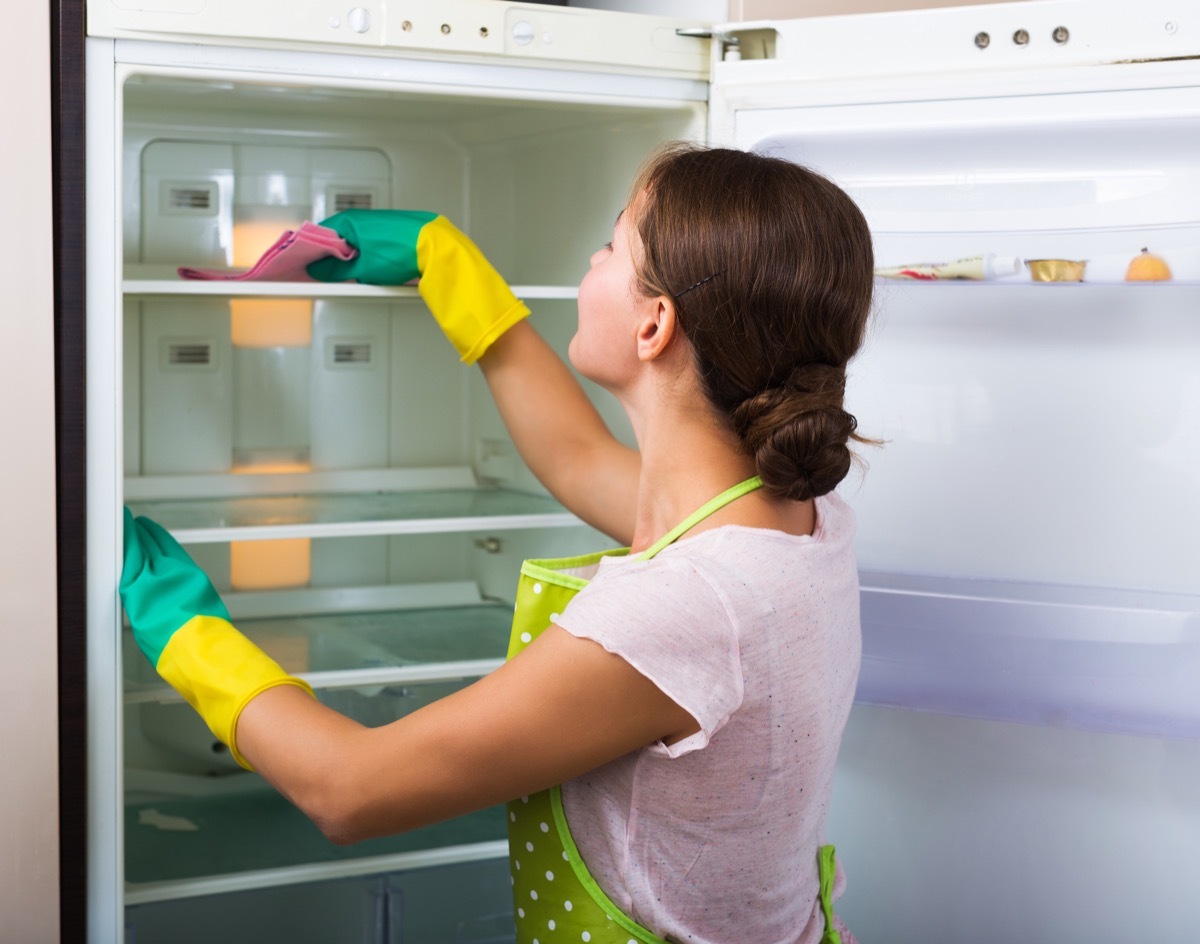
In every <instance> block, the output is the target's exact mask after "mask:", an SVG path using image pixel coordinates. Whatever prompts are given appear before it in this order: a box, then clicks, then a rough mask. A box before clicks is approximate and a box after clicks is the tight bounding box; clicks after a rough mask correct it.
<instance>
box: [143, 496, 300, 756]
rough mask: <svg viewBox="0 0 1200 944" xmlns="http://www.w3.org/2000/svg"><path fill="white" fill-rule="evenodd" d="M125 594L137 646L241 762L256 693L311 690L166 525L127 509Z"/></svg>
mask: <svg viewBox="0 0 1200 944" xmlns="http://www.w3.org/2000/svg"><path fill="white" fill-rule="evenodd" d="M120 594H121V602H122V603H123V604H124V605H125V613H126V615H127V616H128V617H129V625H130V627H131V628H132V630H133V638H134V641H135V642H136V643H137V645H138V648H139V649H141V650H142V652H143V653H144V654H145V656H146V658H147V659H149V660H150V663H151V665H153V666H154V668H155V670H156V671H157V672H158V674H159V675H161V676H162V677H163V678H164V679H166V680H167V681H168V682H169V683H170V684H171V685H172V687H174V688H175V689H176V690H177V691H178V692H179V693H180V694H181V695H183V697H184V698H185V699H187V701H188V703H189V704H190V705H191V706H192V707H193V708H195V709H196V711H197V712H199V714H200V717H201V718H203V719H204V722H205V723H206V724H207V725H208V726H209V729H210V730H211V731H212V732H213V734H215V735H216V736H217V737H218V738H220V739H221V740H222V741H223V742H224V743H226V744H228V745H229V750H230V753H231V754H232V755H233V757H234V759H235V760H237V762H238V763H239V764H241V765H242V766H243V767H249V766H250V765H249V763H248V762H247V761H246V759H245V757H244V756H243V755H242V754H241V752H240V751H239V750H238V746H237V740H236V737H235V735H236V732H237V724H238V717H239V716H240V715H241V713H242V710H243V709H244V708H245V707H246V705H247V704H248V703H249V702H250V701H251V699H253V698H254V697H255V696H257V695H259V694H261V693H262V692H264V691H266V690H267V689H269V688H274V687H276V686H280V685H286V686H289V687H295V688H300V689H302V690H304V691H305V692H307V693H308V694H309V695H311V694H312V689H311V688H310V687H309V685H308V683H307V682H304V681H302V680H301V679H298V678H294V677H292V676H290V675H288V674H287V673H286V672H285V671H284V670H283V669H282V668H281V667H280V666H279V665H278V663H276V662H275V661H274V660H273V659H271V658H270V656H268V655H267V654H266V653H265V652H263V651H262V650H261V649H259V648H258V646H256V645H254V643H252V642H250V640H249V639H247V638H246V637H245V636H243V635H242V634H241V633H239V632H238V631H237V630H236V629H234V627H233V625H232V624H231V623H230V622H229V612H228V610H226V609H225V604H224V603H222V602H221V597H220V596H219V595H218V593H217V591H216V589H215V588H214V587H213V585H212V583H211V582H210V581H209V579H208V577H207V576H206V575H205V573H204V571H202V570H201V569H200V568H199V567H197V566H196V564H195V562H194V561H193V560H192V559H191V558H190V557H189V556H188V554H187V551H185V550H184V549H183V548H182V547H180V546H179V543H178V542H177V541H176V540H175V539H174V538H173V537H171V535H170V534H169V533H167V531H166V529H165V528H163V527H162V526H161V525H159V524H158V523H156V522H154V521H151V520H150V519H149V518H138V519H136V520H135V519H134V517H133V514H132V513H131V512H130V511H129V509H128V508H126V509H125V561H124V566H123V568H122V571H121V582H120Z"/></svg>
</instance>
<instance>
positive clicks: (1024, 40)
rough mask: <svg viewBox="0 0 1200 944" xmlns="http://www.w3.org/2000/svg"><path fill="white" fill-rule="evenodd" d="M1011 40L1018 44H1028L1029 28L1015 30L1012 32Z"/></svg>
mask: <svg viewBox="0 0 1200 944" xmlns="http://www.w3.org/2000/svg"><path fill="white" fill-rule="evenodd" d="M1013 42H1014V43H1016V44H1017V45H1018V46H1028V45H1029V30H1023V29H1021V30H1017V31H1016V32H1015V33H1013Z"/></svg>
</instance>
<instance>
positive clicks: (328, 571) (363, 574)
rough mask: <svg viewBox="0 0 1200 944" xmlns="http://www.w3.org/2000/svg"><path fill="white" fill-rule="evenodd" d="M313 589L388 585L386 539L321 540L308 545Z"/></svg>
mask: <svg viewBox="0 0 1200 944" xmlns="http://www.w3.org/2000/svg"><path fill="white" fill-rule="evenodd" d="M311 547H312V577H311V580H310V584H311V586H314V587H355V586H360V587H361V586H377V585H379V584H385V583H387V582H388V539H387V538H386V537H365V538H325V539H324V540H321V541H313V542H312V545H311Z"/></svg>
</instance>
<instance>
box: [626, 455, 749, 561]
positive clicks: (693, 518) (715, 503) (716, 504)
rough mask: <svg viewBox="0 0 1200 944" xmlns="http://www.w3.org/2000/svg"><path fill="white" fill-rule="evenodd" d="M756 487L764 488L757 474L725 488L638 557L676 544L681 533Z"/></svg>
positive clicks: (652, 554) (650, 554)
mask: <svg viewBox="0 0 1200 944" xmlns="http://www.w3.org/2000/svg"><path fill="white" fill-rule="evenodd" d="M756 488H762V479H760V478H759V477H758V476H757V475H755V476H752V477H750V478H748V479H746V481H744V482H738V484H737V485H735V486H733V487H732V488H727V489H725V491H723V492H722V493H721V494H720V495H718V496H717V497H716V498H713V499H710V500H709V501H707V502H705V503H704V504H703V505H701V506H700V507H699V508H697V509H696V510H695V511H693V512H692V513H691V514H690V515H688V516H687V517H686V518H684V519H683V520H682V521H681V522H679V524H677V525H675V527H673V528H672V529H671V530H670V531H668V532H667V533H666V534H664V535H663V536H662V537H661V538H659V539H658V540H657V541H655V542H654V543H653V544H652V545H650V547H648V548H646V550H644V551H642V552H641V553H640V554H638V555H637V559H638V560H649V559H650V558H651V557H653V556H654V555H655V554H657V553H658V552H659V551H661V550H662V549H663V548H664V547H667V546H669V545H671V544H674V543H675V541H676V540H677V539H678V538H679V536H680V535H681V534H683V533H685V532H686V531H689V530H691V529H692V528H694V527H695V526H696V525H698V524H699V523H700V522H701V521H703V520H704V519H705V518H707V517H708V516H709V515H711V514H713V512H716V511H719V510H720V509H722V508H724V507H725V506H726V505H728V504H729V503H730V502H732V501H733V500H734V499H737V498H741V497H742V496H743V495H745V494H746V493H747V492H752V491H754V490H755V489H756Z"/></svg>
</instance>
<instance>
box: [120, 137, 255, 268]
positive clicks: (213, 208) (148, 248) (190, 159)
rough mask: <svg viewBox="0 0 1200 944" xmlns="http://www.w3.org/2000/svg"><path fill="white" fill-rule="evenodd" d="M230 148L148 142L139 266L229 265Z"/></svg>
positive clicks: (143, 171) (144, 151)
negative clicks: (149, 263) (140, 263)
mask: <svg viewBox="0 0 1200 944" xmlns="http://www.w3.org/2000/svg"><path fill="white" fill-rule="evenodd" d="M233 169H234V156H233V149H232V148H230V147H229V146H228V145H225V144H196V143H182V142H174V141H152V142H150V143H149V144H147V145H146V147H145V148H143V149H142V154H141V183H142V185H141V201H142V248H141V261H142V262H173V263H181V262H186V263H187V264H189V265H229V264H230V263H231V262H232V261H233V256H232V253H233Z"/></svg>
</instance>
